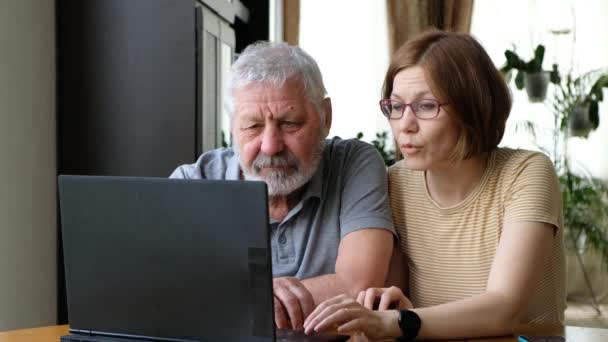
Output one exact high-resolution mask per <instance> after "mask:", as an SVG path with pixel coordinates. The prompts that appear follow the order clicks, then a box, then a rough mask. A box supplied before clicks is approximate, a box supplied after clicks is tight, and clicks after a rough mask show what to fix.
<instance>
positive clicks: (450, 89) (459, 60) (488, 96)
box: [382, 30, 512, 160]
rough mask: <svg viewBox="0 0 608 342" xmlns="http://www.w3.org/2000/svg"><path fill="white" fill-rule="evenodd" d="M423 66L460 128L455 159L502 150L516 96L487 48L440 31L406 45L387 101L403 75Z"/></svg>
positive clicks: (390, 75)
mask: <svg viewBox="0 0 608 342" xmlns="http://www.w3.org/2000/svg"><path fill="white" fill-rule="evenodd" d="M412 66H420V67H422V69H423V70H424V74H425V78H426V81H427V82H428V83H429V86H430V87H431V91H432V92H433V94H434V95H435V96H436V97H437V98H438V99H439V100H441V101H442V102H447V103H448V106H446V107H445V109H446V111H447V112H448V114H450V115H452V116H453V117H454V118H455V119H456V120H457V121H458V123H459V125H460V128H461V134H460V137H459V139H458V143H457V144H456V147H455V150H454V155H453V157H454V159H455V160H462V159H467V158H470V157H474V156H479V155H482V154H484V153H486V152H490V151H492V150H493V149H495V148H496V147H497V146H498V143H500V140H501V139H502V137H503V135H504V131H505V124H506V121H507V118H508V117H509V112H510V111H511V103H512V100H511V92H510V90H509V87H508V86H507V84H506V82H505V80H504V77H503V76H502V74H501V73H500V72H499V71H498V70H497V69H496V67H495V66H494V64H493V63H492V60H491V59H490V57H489V56H488V54H487V53H486V51H485V50H484V48H483V47H482V46H481V44H479V42H477V41H476V40H475V39H474V38H473V37H472V36H470V35H468V34H462V33H451V32H444V31H438V30H432V31H427V32H424V33H422V34H420V35H418V36H416V37H414V38H413V39H411V40H408V41H407V42H406V43H405V44H404V45H402V46H401V47H400V48H399V49H398V50H397V51H396V52H395V54H394V55H393V57H392V60H391V64H390V65H389V68H388V70H387V72H386V76H385V79H384V86H383V88H382V96H383V98H385V99H388V98H390V96H391V93H392V91H393V80H394V79H395V76H396V75H397V73H399V71H401V70H403V69H406V68H409V67H412Z"/></svg>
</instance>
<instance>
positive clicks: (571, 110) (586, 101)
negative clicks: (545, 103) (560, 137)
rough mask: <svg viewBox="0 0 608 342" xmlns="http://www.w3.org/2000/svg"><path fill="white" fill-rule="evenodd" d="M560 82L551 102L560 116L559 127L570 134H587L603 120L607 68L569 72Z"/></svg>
mask: <svg viewBox="0 0 608 342" xmlns="http://www.w3.org/2000/svg"><path fill="white" fill-rule="evenodd" d="M556 85H557V92H556V95H555V98H554V99H553V100H552V103H551V106H552V108H553V110H554V112H556V113H557V115H559V117H560V118H561V122H560V127H561V129H562V130H565V129H566V128H567V129H568V130H567V132H568V134H569V135H570V136H578V137H585V138H586V137H587V136H588V135H589V132H591V131H592V130H594V129H596V128H597V127H598V126H599V124H600V116H599V103H600V102H601V101H602V100H603V99H604V96H603V89H604V88H608V72H606V70H605V69H597V70H592V71H590V72H587V73H584V74H582V75H581V76H579V77H574V76H572V74H571V73H569V74H568V75H567V76H566V77H565V79H564V81H563V82H559V83H557V84H556Z"/></svg>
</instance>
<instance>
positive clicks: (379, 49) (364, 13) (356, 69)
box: [300, 0, 390, 141]
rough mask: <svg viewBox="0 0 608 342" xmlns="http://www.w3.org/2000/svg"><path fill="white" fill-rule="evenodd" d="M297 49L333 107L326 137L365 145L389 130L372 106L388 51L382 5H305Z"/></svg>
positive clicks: (335, 1)
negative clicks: (358, 139) (313, 64)
mask: <svg viewBox="0 0 608 342" xmlns="http://www.w3.org/2000/svg"><path fill="white" fill-rule="evenodd" d="M300 46H301V47H302V48H303V49H304V50H306V51H307V52H308V53H310V54H311V56H312V57H313V58H315V59H316V60H317V62H318V63H319V67H320V68H321V72H322V73H323V78H324V81H325V85H326V87H327V91H328V92H329V96H330V97H331V99H332V103H333V123H332V128H331V130H330V136H333V135H338V136H340V137H342V138H353V137H355V136H356V135H357V133H358V132H362V133H363V140H366V141H371V140H372V139H374V138H375V134H376V132H378V131H383V130H387V131H388V130H390V128H389V126H388V123H387V122H386V120H385V119H384V117H383V116H382V114H381V113H380V110H379V108H378V101H379V100H380V88H381V87H382V81H383V78H384V73H385V72H386V69H387V67H388V60H389V56H388V54H389V52H388V51H389V48H388V33H387V22H386V6H385V2H383V1H370V0H332V1H326V0H306V1H301V8H300Z"/></svg>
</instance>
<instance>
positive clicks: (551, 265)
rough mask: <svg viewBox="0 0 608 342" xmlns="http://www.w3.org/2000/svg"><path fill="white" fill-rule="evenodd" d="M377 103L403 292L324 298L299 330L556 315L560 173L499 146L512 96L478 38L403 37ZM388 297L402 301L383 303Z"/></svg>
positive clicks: (461, 325) (560, 284) (482, 330)
mask: <svg viewBox="0 0 608 342" xmlns="http://www.w3.org/2000/svg"><path fill="white" fill-rule="evenodd" d="M380 107H381V109H382V112H383V114H384V115H385V116H386V117H387V118H388V120H389V122H390V125H391V129H392V131H393V135H394V137H395V139H396V141H397V142H398V146H399V148H400V150H401V152H402V154H403V156H404V160H402V161H400V162H399V163H397V164H395V165H394V166H393V167H391V168H390V170H389V180H390V183H389V184H390V185H389V188H390V196H391V207H392V210H393V219H394V223H395V228H396V229H397V231H398V233H399V237H400V248H401V251H402V252H403V253H404V254H405V256H406V258H407V267H406V268H405V270H404V269H403V267H402V268H401V270H402V271H404V272H405V275H406V276H407V277H408V283H409V290H410V291H409V298H408V297H406V296H405V295H404V294H403V293H402V291H401V290H400V289H399V288H397V287H391V288H385V289H368V290H367V291H365V292H362V293H361V294H359V296H358V298H357V300H354V299H351V298H348V297H346V296H339V297H336V298H332V299H330V300H328V301H326V302H324V303H322V304H320V305H319V306H318V307H317V308H316V309H315V311H314V312H313V313H312V314H311V315H310V316H309V317H308V318H307V320H306V322H305V331H306V332H308V333H310V332H313V331H324V330H328V329H334V328H336V327H337V329H338V331H339V332H341V333H349V332H354V331H361V332H363V333H365V334H366V335H367V336H368V337H369V338H370V339H381V338H391V337H397V336H404V337H406V338H407V339H414V338H421V339H428V338H434V339H437V338H459V337H475V336H493V335H494V336H496V335H505V334H510V333H512V332H513V329H514V328H515V327H516V325H517V324H520V323H559V322H561V321H562V320H563V312H564V309H565V291H564V282H565V276H564V255H563V245H562V228H563V225H562V213H561V195H560V191H559V185H558V182H557V177H556V175H555V171H554V168H553V164H552V163H551V161H550V160H549V159H548V158H547V157H546V156H545V155H543V154H541V153H538V152H532V151H525V150H513V149H508V148H498V147H497V146H498V143H499V142H500V140H501V139H502V136H503V133H504V129H505V123H506V120H507V117H508V115H509V112H510V110H511V97H510V93H509V90H508V88H507V86H506V84H505V81H504V79H503V77H502V75H501V74H500V73H499V72H498V71H497V70H496V68H495V67H494V65H493V63H492V61H491V60H490V58H489V57H488V55H487V53H486V52H485V51H484V49H483V47H482V46H481V45H480V44H479V43H478V42H477V41H476V40H475V39H473V38H472V37H471V36H469V35H465V34H456V33H446V32H441V31H431V32H426V33H424V34H422V35H420V36H418V37H416V38H414V39H413V40H410V41H408V42H407V43H406V44H405V45H404V46H402V47H401V48H400V49H399V50H398V51H397V52H396V53H395V55H394V56H393V60H392V62H391V65H390V66H389V69H388V71H387V74H386V78H385V82H384V87H383V100H381V101H380ZM378 299H380V303H379V311H371V310H370V309H371V308H372V306H373V305H374V303H375V302H377V301H378ZM410 300H411V303H413V308H411V303H410ZM395 302H398V303H399V307H400V309H402V310H399V311H397V310H387V309H388V308H389V305H390V303H395ZM408 308H409V309H410V310H407V309H408ZM403 309H405V310H403Z"/></svg>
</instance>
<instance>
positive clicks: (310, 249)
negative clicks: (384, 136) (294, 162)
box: [171, 137, 394, 279]
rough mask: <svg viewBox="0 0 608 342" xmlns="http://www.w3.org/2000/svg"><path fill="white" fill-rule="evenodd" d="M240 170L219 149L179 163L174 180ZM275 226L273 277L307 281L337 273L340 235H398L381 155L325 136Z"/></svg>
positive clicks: (233, 175) (233, 174)
mask: <svg viewBox="0 0 608 342" xmlns="http://www.w3.org/2000/svg"><path fill="white" fill-rule="evenodd" d="M240 172H241V169H240V165H239V160H238V156H237V155H236V154H235V153H234V151H233V150H232V149H231V148H220V149H216V150H213V151H209V152H206V153H204V154H203V155H202V156H201V157H200V158H199V159H198V160H197V161H196V163H194V164H190V165H182V166H180V167H178V168H177V169H176V170H175V171H174V172H173V173H172V174H171V178H186V179H227V180H238V179H240ZM270 226H271V228H272V232H271V246H272V267H273V276H274V277H283V276H294V277H297V278H298V279H306V278H311V277H315V276H319V275H323V274H330V273H335V264H336V257H337V256H338V247H339V244H340V239H342V238H343V237H345V236H346V235H347V234H348V233H351V232H354V231H356V230H359V229H363V228H380V229H386V230H388V231H391V232H393V233H394V228H393V223H392V220H391V213H390V209H389V204H388V189H387V176H386V168H385V166H384V163H383V161H382V158H381V157H380V155H379V153H378V152H377V151H376V149H375V148H374V147H373V146H371V145H369V144H367V143H364V142H361V141H358V140H355V139H352V140H342V139H340V138H337V137H336V138H333V139H328V140H326V142H325V148H324V149H323V155H322V158H321V161H320V163H319V168H318V169H317V171H316V173H315V174H314V176H313V177H312V178H311V180H310V181H309V182H308V184H307V185H306V189H305V190H304V193H303V196H302V199H301V201H300V202H299V203H298V204H297V205H296V206H295V207H294V208H293V209H291V211H290V212H289V213H288V214H287V216H286V217H285V219H284V220H283V221H282V222H277V221H275V220H272V219H271V220H270ZM238 238H239V237H238V236H235V239H238ZM391 247H392V246H386V248H391Z"/></svg>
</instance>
